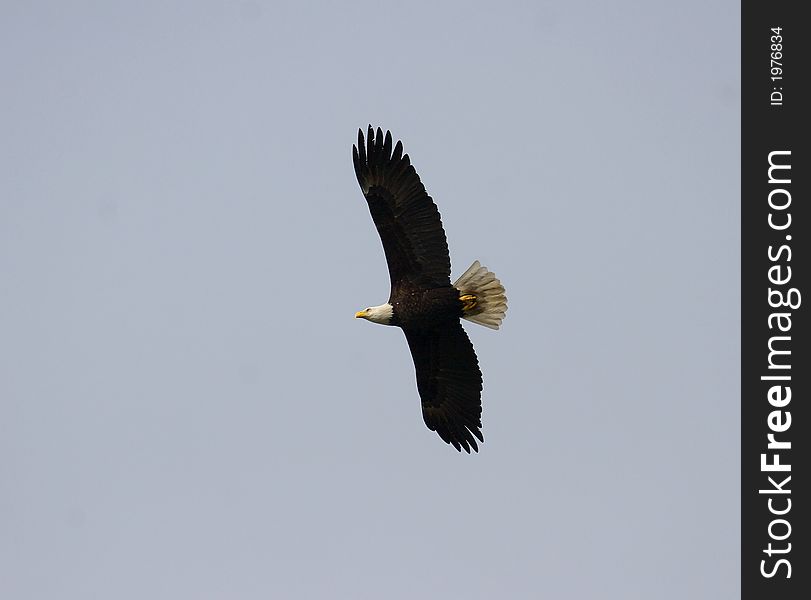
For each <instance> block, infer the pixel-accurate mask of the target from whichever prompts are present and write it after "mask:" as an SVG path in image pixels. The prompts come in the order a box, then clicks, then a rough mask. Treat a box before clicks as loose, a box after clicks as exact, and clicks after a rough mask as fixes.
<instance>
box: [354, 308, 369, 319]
mask: <svg viewBox="0 0 811 600" xmlns="http://www.w3.org/2000/svg"><path fill="white" fill-rule="evenodd" d="M366 315H367V313H366V311H365V310H359V311H358V312H356V313H355V318H356V319H362V318H363V317H365V316H366Z"/></svg>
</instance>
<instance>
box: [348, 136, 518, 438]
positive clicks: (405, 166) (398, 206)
mask: <svg viewBox="0 0 811 600" xmlns="http://www.w3.org/2000/svg"><path fill="white" fill-rule="evenodd" d="M352 158H353V161H354V163H355V175H356V176H357V178H358V183H359V184H360V188H361V190H362V191H363V195H364V196H365V197H366V202H367V203H368V204H369V212H371V214H372V220H373V221H374V223H375V227H376V228H377V231H378V233H379V234H380V240H381V241H382V242H383V251H384V252H385V254H386V262H387V263H388V267H389V276H390V279H391V293H390V295H389V300H388V302H386V303H385V304H381V305H380V306H372V307H369V308H366V309H364V310H361V311H359V312H357V313H356V314H355V317H357V318H362V319H367V320H369V321H372V322H373V323H379V324H381V325H394V326H397V327H400V328H401V329H402V330H403V332H404V333H405V336H406V340H407V341H408V347H409V349H410V350H411V356H412V358H413V359H414V368H415V370H416V374H417V390H418V391H419V394H420V399H421V401H422V416H423V419H424V421H425V424H426V425H427V426H428V428H429V429H431V430H432V431H436V432H437V433H438V434H439V437H441V438H442V439H443V440H444V441H445V442H447V443H448V444H452V445H453V447H454V448H456V449H457V450H459V451H460V452H461V450H462V449H464V450H465V451H466V452H468V453H470V450H471V448H472V449H473V450H474V451H476V452H478V450H479V447H478V445H477V444H476V440H477V439H478V440H479V441H480V442H484V438H483V437H482V432H481V426H482V422H481V414H482V405H481V391H482V373H481V370H479V361H478V360H477V358H476V353H475V351H474V350H473V344H471V343H470V339H469V338H468V337H467V334H466V333H465V330H464V329H463V328H462V324H461V322H460V319H466V320H468V321H472V322H474V323H478V324H479V325H484V326H485V327H489V328H491V329H498V328H499V326H500V325H501V321H502V319H504V314H505V312H506V310H507V297H506V296H505V294H504V287H503V286H502V285H501V282H499V280H498V279H496V276H495V275H494V274H493V273H491V272H490V271H488V270H487V269H486V268H485V267H483V266H481V265H480V264H479V262H478V261H476V262H474V263H473V264H472V265H471V266H470V268H469V269H468V270H467V271H465V272H464V273H463V274H462V276H461V277H460V278H459V279H458V280H457V281H456V282H455V283H454V284H453V285H451V280H450V274H451V261H450V257H449V255H448V242H447V240H446V238H445V231H444V229H443V228H442V221H441V220H440V217H439V211H438V210H437V207H436V205H435V204H434V201H433V200H431V197H430V196H429V195H428V194H427V193H426V191H425V187H424V186H423V185H422V183H421V182H420V178H419V176H418V175H417V172H416V171H415V170H414V167H413V166H411V161H410V160H409V158H408V154H403V144H402V143H401V142H399V141H398V142H397V144H396V145H395V146H394V148H393V149H392V138H391V132H389V131H387V132H386V135H385V137H384V136H383V132H382V131H381V130H380V128H378V129H377V133H375V131H374V130H373V129H372V126H371V125H370V126H369V131H368V134H367V136H366V139H365V140H364V138H363V131H362V130H358V145H357V146H353V147H352Z"/></svg>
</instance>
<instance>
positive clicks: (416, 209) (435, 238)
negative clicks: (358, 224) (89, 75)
mask: <svg viewBox="0 0 811 600" xmlns="http://www.w3.org/2000/svg"><path fill="white" fill-rule="evenodd" d="M352 150H353V151H352V158H353V161H354V164H355V175H356V176H357V178H358V183H359V184H360V187H361V190H362V191H363V195H364V196H365V197H366V201H367V202H368V204H369V212H370V213H371V214H372V219H373V220H374V223H375V227H377V231H378V233H379V234H380V239H381V241H382V242H383V250H384V252H385V253H386V262H387V263H388V266H389V275H390V278H391V285H392V292H394V291H395V289H396V288H398V287H400V286H412V287H422V288H427V287H438V286H442V285H449V284H450V274H451V261H450V256H449V254H448V242H447V239H446V237H445V231H444V229H443V228H442V220H441V219H440V216H439V211H438V210H437V207H436V205H435V204H434V201H433V200H432V199H431V197H430V196H429V195H428V193H427V192H426V191H425V187H424V186H423V185H422V182H421V181H420V178H419V176H418V175H417V172H416V171H415V170H414V167H413V166H411V161H410V160H409V158H408V155H407V154H405V155H404V154H403V145H402V143H400V142H399V141H398V142H397V144H395V145H394V149H393V151H392V138H391V133H390V132H386V135H385V136H384V135H383V132H382V130H381V129H380V128H378V129H377V132H376V133H375V131H374V130H373V129H372V127H371V126H369V131H368V135H367V136H366V139H365V140H364V137H363V132H362V131H360V130H359V131H358V145H357V146H355V147H353V149H352Z"/></svg>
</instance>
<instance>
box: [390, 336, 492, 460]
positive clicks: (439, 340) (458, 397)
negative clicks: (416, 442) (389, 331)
mask: <svg viewBox="0 0 811 600" xmlns="http://www.w3.org/2000/svg"><path fill="white" fill-rule="evenodd" d="M403 331H404V332H405V336H406V339H407V340H408V346H409V348H410V349H411V356H412V357H413V358H414V367H415V369H416V371H417V389H418V390H419V392H420V398H421V399H422V417H423V419H424V420H425V424H426V425H427V426H428V429H430V430H432V431H436V432H437V433H438V434H439V437H441V438H442V439H443V440H445V441H446V442H447V443H449V444H452V445H453V447H454V448H456V449H457V450H460V451H461V450H462V448H464V449H465V451H466V452H468V453H469V452H470V449H471V448H473V450H475V451H476V452H478V451H479V447H478V446H477V445H476V438H478V440H479V441H480V442H483V441H484V438H483V437H482V432H481V426H482V402H481V391H482V372H481V371H480V370H479V361H478V360H477V359H476V352H475V351H474V350H473V344H471V343H470V339H468V337H467V334H466V333H465V330H464V329H462V324H461V323H459V322H458V321H457V322H455V323H454V322H449V323H447V324H446V325H443V326H441V327H437V328H435V329H431V330H409V329H404V330H403Z"/></svg>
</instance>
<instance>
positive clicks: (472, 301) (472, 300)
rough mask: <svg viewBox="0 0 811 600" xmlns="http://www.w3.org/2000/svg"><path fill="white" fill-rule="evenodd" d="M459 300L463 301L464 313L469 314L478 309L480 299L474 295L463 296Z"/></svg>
mask: <svg viewBox="0 0 811 600" xmlns="http://www.w3.org/2000/svg"><path fill="white" fill-rule="evenodd" d="M459 300H461V301H462V312H469V311H471V310H473V309H474V308H475V307H476V304H478V300H479V299H478V298H476V296H474V295H473V294H465V295H463V296H459Z"/></svg>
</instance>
